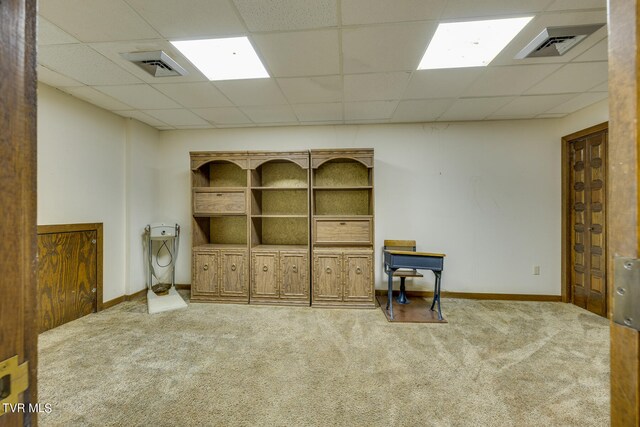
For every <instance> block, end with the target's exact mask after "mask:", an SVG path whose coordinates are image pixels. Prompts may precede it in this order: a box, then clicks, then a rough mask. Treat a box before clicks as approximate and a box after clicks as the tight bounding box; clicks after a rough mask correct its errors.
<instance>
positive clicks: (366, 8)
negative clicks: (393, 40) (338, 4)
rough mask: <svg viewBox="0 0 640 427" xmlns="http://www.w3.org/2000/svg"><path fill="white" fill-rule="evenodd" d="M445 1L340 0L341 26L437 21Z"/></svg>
mask: <svg viewBox="0 0 640 427" xmlns="http://www.w3.org/2000/svg"><path fill="white" fill-rule="evenodd" d="M445 4H446V1H445V0H394V1H392V2H390V1H389V0H342V24H343V25H354V24H356V25H357V24H381V23H386V22H404V21H430V20H437V19H438V18H439V17H440V14H441V13H442V10H443V9H444V5H445Z"/></svg>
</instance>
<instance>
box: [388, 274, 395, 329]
mask: <svg viewBox="0 0 640 427" xmlns="http://www.w3.org/2000/svg"><path fill="white" fill-rule="evenodd" d="M395 271H396V270H392V269H389V272H388V276H389V286H388V288H387V311H389V319H391V320H393V273H394V272H395Z"/></svg>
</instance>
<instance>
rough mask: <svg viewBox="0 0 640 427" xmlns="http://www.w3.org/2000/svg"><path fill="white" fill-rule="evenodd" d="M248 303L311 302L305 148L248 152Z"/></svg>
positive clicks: (280, 303)
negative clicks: (249, 291)
mask: <svg viewBox="0 0 640 427" xmlns="http://www.w3.org/2000/svg"><path fill="white" fill-rule="evenodd" d="M250 159H251V171H250V178H251V182H250V184H251V206H250V207H251V298H250V301H251V304H277V305H307V306H308V305H309V304H310V282H309V153H308V152H306V151H302V152H285V153H282V152H280V153H273V152H263V153H251V154H250Z"/></svg>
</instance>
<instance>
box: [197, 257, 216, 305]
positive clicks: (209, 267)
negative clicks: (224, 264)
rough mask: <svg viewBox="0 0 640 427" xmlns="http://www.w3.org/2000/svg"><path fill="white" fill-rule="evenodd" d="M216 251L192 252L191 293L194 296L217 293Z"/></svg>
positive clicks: (214, 294)
mask: <svg viewBox="0 0 640 427" xmlns="http://www.w3.org/2000/svg"><path fill="white" fill-rule="evenodd" d="M218 257H219V253H218V251H211V252H210V251H207V252H200V251H194V252H193V277H192V279H191V280H192V282H193V283H192V284H191V293H192V294H193V295H194V296H203V297H205V296H217V295H218V278H219V272H218Z"/></svg>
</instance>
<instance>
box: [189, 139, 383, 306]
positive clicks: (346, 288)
mask: <svg viewBox="0 0 640 427" xmlns="http://www.w3.org/2000/svg"><path fill="white" fill-rule="evenodd" d="M191 177H192V179H191V188H192V214H193V215H192V230H193V232H192V233H193V234H192V255H193V266H192V269H193V271H192V273H193V274H192V285H191V299H192V300H193V301H208V302H234V303H245V304H246V303H251V304H277V305H307V306H308V305H309V304H312V305H313V306H317V307H375V304H374V286H373V242H374V236H373V230H374V212H373V207H374V200H373V150H312V151H311V152H309V151H296V152H254V151H251V152H247V151H241V152H240V151H238V152H192V153H191ZM311 255H313V257H312V259H313V262H312V263H311V262H310V261H309V260H310V258H311ZM311 278H313V279H311Z"/></svg>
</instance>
